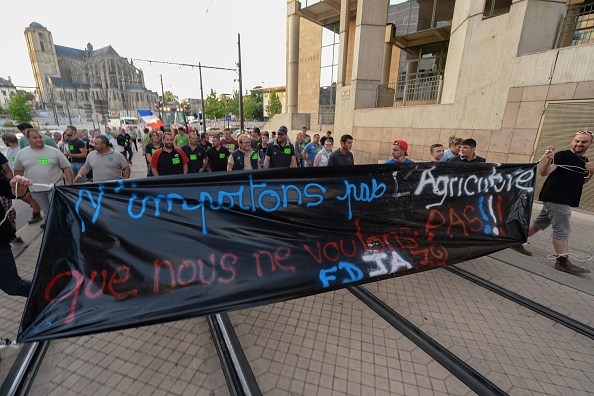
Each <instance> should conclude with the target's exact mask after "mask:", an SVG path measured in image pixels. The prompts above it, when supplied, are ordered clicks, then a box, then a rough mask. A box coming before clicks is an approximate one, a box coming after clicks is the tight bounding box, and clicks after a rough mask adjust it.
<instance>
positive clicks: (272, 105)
mask: <svg viewBox="0 0 594 396" xmlns="http://www.w3.org/2000/svg"><path fill="white" fill-rule="evenodd" d="M282 111H283V105H282V104H281V101H280V99H279V97H278V94H277V93H276V91H275V90H274V89H273V90H272V92H270V96H269V97H268V103H267V104H266V112H267V113H268V117H269V118H272V117H273V116H274V115H276V114H280V113H281V112H282Z"/></svg>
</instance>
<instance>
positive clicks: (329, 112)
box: [318, 105, 335, 125]
mask: <svg viewBox="0 0 594 396" xmlns="http://www.w3.org/2000/svg"><path fill="white" fill-rule="evenodd" d="M334 112H335V106H334V105H329V106H320V107H319V108H318V125H334Z"/></svg>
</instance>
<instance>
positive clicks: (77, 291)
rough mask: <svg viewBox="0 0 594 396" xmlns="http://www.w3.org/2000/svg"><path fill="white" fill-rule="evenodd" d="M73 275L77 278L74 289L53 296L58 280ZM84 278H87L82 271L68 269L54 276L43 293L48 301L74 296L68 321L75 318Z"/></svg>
mask: <svg viewBox="0 0 594 396" xmlns="http://www.w3.org/2000/svg"><path fill="white" fill-rule="evenodd" d="M72 277H74V279H75V283H74V287H73V288H72V290H70V291H69V292H68V293H66V294H64V295H61V296H58V297H55V298H52V297H51V291H52V289H53V288H54V286H55V284H56V282H58V280H60V279H62V278H72ZM84 280H85V277H84V276H83V274H81V273H80V271H77V270H74V271H66V272H62V273H61V274H58V275H56V276H54V277H53V278H52V280H51V281H50V282H49V283H48V285H47V287H46V288H45V293H43V297H44V298H45V300H46V301H49V302H52V301H54V302H56V301H62V300H65V299H67V298H70V297H72V304H70V311H69V312H68V316H67V317H66V320H65V322H66V323H70V322H72V321H73V320H74V311H75V310H76V302H77V301H78V295H79V294H80V289H81V288H82V285H83V282H84Z"/></svg>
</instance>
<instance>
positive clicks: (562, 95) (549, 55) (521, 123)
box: [270, 0, 594, 211]
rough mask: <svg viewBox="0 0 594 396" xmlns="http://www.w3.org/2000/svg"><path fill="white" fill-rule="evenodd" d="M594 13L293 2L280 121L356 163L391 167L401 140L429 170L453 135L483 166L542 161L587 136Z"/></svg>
mask: <svg viewBox="0 0 594 396" xmlns="http://www.w3.org/2000/svg"><path fill="white" fill-rule="evenodd" d="M588 1H591V0H588ZM390 3H392V5H390ZM394 3H399V4H394ZM593 6H594V4H592V3H590V4H586V3H584V2H583V1H580V0H567V1H566V0H550V1H549V0H547V1H543V0H517V1H516V0H457V1H456V0H415V1H409V2H398V1H392V2H390V1H389V0H313V1H308V0H304V1H303V2H299V1H295V0H288V2H287V114H285V115H283V117H284V119H283V117H279V121H283V122H285V123H287V124H288V125H291V126H292V129H294V130H296V129H299V128H300V127H301V125H300V124H301V123H300V122H296V123H294V122H292V121H293V120H294V119H295V118H298V117H302V118H303V117H307V116H309V119H310V121H311V123H310V127H311V129H312V130H320V131H325V130H333V131H334V132H335V133H334V134H335V136H340V135H342V134H344V133H348V134H351V135H353V137H354V138H355V146H354V155H355V161H356V163H358V164H365V163H378V161H383V160H385V159H387V158H389V157H390V145H391V142H393V141H394V140H396V139H403V140H405V141H407V142H408V143H409V150H408V151H409V156H410V157H411V158H412V159H414V160H418V161H423V160H429V146H431V144H433V143H443V144H445V145H447V142H448V137H449V136H452V135H455V136H459V137H463V138H470V137H472V138H474V139H475V140H476V141H477V142H478V147H477V153H478V155H480V156H483V157H486V158H487V160H488V161H489V162H530V161H538V160H539V158H540V156H541V154H542V153H543V152H544V147H546V146H547V145H551V144H552V145H555V146H557V147H559V148H565V147H568V143H569V141H570V140H571V137H572V136H573V134H575V132H576V131H578V130H580V129H584V128H586V129H589V130H592V129H594V7H593ZM270 124H271V127H273V126H274V124H275V122H271V123H270ZM589 188H592V187H591V186H589ZM586 195H590V196H593V195H594V194H586ZM584 207H585V208H586V210H588V211H594V199H591V200H590V202H588V203H587V204H586V205H585V206H584Z"/></svg>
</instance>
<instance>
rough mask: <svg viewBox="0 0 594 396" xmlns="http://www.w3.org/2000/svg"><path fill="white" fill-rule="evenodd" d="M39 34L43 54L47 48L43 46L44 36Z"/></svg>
mask: <svg viewBox="0 0 594 396" xmlns="http://www.w3.org/2000/svg"><path fill="white" fill-rule="evenodd" d="M38 34H39V44H41V52H45V47H44V45H43V34H41V33H38Z"/></svg>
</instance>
